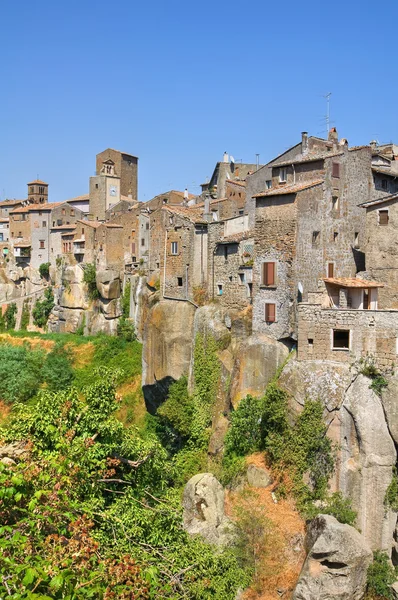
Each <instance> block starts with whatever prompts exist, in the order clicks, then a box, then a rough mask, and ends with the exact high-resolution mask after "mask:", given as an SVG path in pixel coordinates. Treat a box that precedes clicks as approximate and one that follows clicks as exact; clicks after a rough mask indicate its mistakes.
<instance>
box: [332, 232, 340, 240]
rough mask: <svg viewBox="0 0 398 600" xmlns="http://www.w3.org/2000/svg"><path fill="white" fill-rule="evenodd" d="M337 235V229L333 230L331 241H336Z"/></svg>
mask: <svg viewBox="0 0 398 600" xmlns="http://www.w3.org/2000/svg"><path fill="white" fill-rule="evenodd" d="M338 237H339V234H338V231H334V232H333V241H334V242H337V238H338Z"/></svg>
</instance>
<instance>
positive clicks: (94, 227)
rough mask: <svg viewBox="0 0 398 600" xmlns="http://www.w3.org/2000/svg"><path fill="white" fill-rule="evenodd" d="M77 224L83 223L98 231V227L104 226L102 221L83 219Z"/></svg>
mask: <svg viewBox="0 0 398 600" xmlns="http://www.w3.org/2000/svg"><path fill="white" fill-rule="evenodd" d="M77 222H78V223H83V225H88V226H89V227H92V228H93V229H96V228H97V227H99V226H100V225H102V223H101V222H100V221H83V220H82V219H78V221H77Z"/></svg>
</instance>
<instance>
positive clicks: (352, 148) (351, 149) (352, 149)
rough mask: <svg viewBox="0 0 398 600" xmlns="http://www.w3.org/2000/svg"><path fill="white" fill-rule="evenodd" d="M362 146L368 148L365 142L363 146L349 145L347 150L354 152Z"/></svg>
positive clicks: (361, 148)
mask: <svg viewBox="0 0 398 600" xmlns="http://www.w3.org/2000/svg"><path fill="white" fill-rule="evenodd" d="M363 148H370V146H369V144H365V145H363V146H351V148H348V152H355V151H356V150H363Z"/></svg>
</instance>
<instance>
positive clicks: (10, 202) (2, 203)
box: [0, 200, 25, 208]
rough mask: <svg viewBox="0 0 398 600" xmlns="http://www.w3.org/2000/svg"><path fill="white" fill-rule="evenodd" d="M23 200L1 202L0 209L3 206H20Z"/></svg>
mask: <svg viewBox="0 0 398 600" xmlns="http://www.w3.org/2000/svg"><path fill="white" fill-rule="evenodd" d="M22 202H25V200H3V201H2V202H0V208H2V207H3V206H15V205H16V204H22Z"/></svg>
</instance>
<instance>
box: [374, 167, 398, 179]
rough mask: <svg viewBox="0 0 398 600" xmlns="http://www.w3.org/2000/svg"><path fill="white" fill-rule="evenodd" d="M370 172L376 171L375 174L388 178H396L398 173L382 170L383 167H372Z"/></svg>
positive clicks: (387, 168)
mask: <svg viewBox="0 0 398 600" xmlns="http://www.w3.org/2000/svg"><path fill="white" fill-rule="evenodd" d="M372 171H376V173H382V174H383V175H390V177H398V171H394V170H393V169H391V168H389V167H386V168H385V169H383V167H376V166H372Z"/></svg>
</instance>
